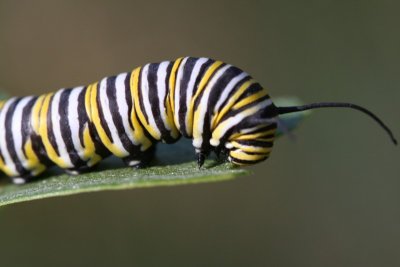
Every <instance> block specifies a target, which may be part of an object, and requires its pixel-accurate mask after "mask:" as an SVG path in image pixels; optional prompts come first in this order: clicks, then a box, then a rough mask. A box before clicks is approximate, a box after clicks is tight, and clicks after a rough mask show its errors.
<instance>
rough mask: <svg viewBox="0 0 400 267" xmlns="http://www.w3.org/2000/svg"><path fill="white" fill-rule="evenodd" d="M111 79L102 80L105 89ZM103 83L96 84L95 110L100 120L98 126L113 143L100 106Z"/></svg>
mask: <svg viewBox="0 0 400 267" xmlns="http://www.w3.org/2000/svg"><path fill="white" fill-rule="evenodd" d="M112 78H113V77H108V78H104V79H105V83H106V87H107V85H108V84H107V83H108V80H109V79H112ZM102 83H103V81H101V82H100V83H98V84H97V86H96V88H95V90H97V95H96V103H97V109H98V111H99V119H100V125H101V127H102V128H103V129H104V131H105V132H106V135H107V136H108V138H109V139H110V141H111V143H114V140H113V138H112V136H111V131H110V128H109V127H108V124H107V121H106V119H105V117H104V113H103V106H102V104H101V98H100V87H101V86H102Z"/></svg>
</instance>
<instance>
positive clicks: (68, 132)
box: [58, 89, 86, 167]
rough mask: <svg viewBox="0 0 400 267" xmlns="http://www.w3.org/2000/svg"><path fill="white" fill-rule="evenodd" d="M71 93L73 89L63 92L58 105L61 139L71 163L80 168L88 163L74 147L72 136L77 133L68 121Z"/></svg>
mask: <svg viewBox="0 0 400 267" xmlns="http://www.w3.org/2000/svg"><path fill="white" fill-rule="evenodd" d="M71 91H72V89H65V90H64V91H62V93H61V96H60V102H59V105H58V114H59V115H60V130H61V137H62V139H63V141H64V144H65V147H66V149H67V152H68V155H69V158H70V159H71V163H72V164H73V165H74V167H80V166H83V165H86V163H85V161H83V160H82V159H81V158H80V157H79V155H78V152H77V151H76V149H75V147H74V142H73V141H72V136H73V135H74V134H76V133H73V132H72V129H71V127H70V125H69V120H68V116H70V114H69V113H68V107H69V96H70V94H71Z"/></svg>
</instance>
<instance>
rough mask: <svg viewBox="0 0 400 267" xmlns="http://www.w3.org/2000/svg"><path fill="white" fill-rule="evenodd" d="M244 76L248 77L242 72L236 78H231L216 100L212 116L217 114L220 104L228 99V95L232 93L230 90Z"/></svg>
mask: <svg viewBox="0 0 400 267" xmlns="http://www.w3.org/2000/svg"><path fill="white" fill-rule="evenodd" d="M246 76H248V74H247V73H245V72H242V73H240V74H239V75H238V76H236V77H235V78H233V79H232V80H231V81H230V82H229V83H228V84H227V85H226V87H225V88H224V90H223V92H222V94H221V95H220V96H219V98H218V102H217V104H215V107H214V114H216V113H218V111H219V109H220V107H221V105H222V103H224V102H225V100H226V99H227V98H228V96H229V94H230V93H231V92H232V90H233V89H234V88H235V87H236V85H237V84H238V83H239V82H240V81H241V80H242V79H244V78H245V77H246Z"/></svg>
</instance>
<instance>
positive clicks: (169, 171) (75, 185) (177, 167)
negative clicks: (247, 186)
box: [0, 98, 304, 206]
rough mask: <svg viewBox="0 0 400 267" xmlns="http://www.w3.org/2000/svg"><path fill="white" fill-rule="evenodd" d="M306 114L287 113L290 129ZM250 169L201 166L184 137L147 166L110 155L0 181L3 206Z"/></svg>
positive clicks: (199, 179)
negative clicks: (68, 170)
mask: <svg viewBox="0 0 400 267" xmlns="http://www.w3.org/2000/svg"><path fill="white" fill-rule="evenodd" d="M275 102H276V103H278V105H294V104H298V103H299V102H298V101H297V100H294V99H292V98H284V99H277V100H276V101H275ZM299 114H300V115H299ZM303 117H304V113H303V115H301V113H298V114H288V115H286V116H285V117H283V118H282V120H283V124H284V125H285V127H286V128H287V129H293V128H294V127H296V126H297V125H298V123H299V122H300V121H301V120H302V118H303ZM249 173H250V172H249V171H248V170H247V169H244V168H239V167H235V166H233V165H232V164H230V163H226V162H225V163H220V162H218V161H217V160H216V159H208V160H207V161H206V163H205V165H204V167H202V168H201V169H198V167H197V163H196V162H195V157H194V150H193V147H192V145H191V141H190V140H188V139H184V140H181V141H179V142H178V143H177V144H173V145H165V144H159V145H158V147H157V153H156V159H155V160H154V161H153V162H152V164H151V166H150V167H148V168H144V169H139V170H134V169H132V168H128V167H124V166H123V165H122V162H121V161H120V160H118V159H116V158H112V157H111V158H110V159H107V160H105V161H103V162H102V163H101V164H100V165H99V167H97V168H96V169H94V170H93V171H91V172H89V173H84V174H80V175H78V176H69V175H66V174H63V173H62V172H61V170H60V169H58V168H52V169H51V170H50V171H49V172H47V174H46V176H44V177H41V179H39V180H37V181H34V182H30V183H28V184H24V185H13V184H11V183H10V182H9V179H7V178H5V177H4V179H2V180H1V181H2V184H1V185H0V206H4V205H8V204H12V203H17V202H23V201H29V200H34V199H42V198H47V197H55V196H65V195H72V194H78V193H84V192H94V191H102V190H120V189H130V188H140V187H153V186H171V185H180V184H194V183H203V182H214V181H224V180H228V179H232V178H235V177H237V176H240V175H247V174H249Z"/></svg>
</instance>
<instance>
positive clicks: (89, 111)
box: [85, 84, 93, 121]
mask: <svg viewBox="0 0 400 267" xmlns="http://www.w3.org/2000/svg"><path fill="white" fill-rule="evenodd" d="M92 86H93V84H91V85H89V86H88V87H87V88H86V92H85V109H86V114H87V115H88V117H89V120H90V121H91V120H92V109H91V108H90V95H91V93H92Z"/></svg>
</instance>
